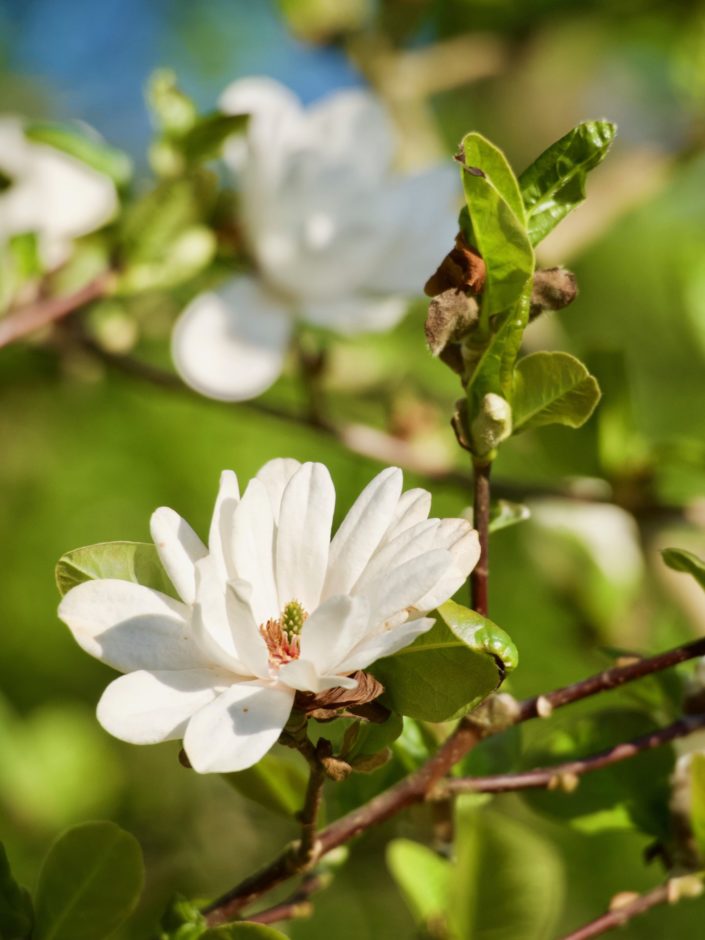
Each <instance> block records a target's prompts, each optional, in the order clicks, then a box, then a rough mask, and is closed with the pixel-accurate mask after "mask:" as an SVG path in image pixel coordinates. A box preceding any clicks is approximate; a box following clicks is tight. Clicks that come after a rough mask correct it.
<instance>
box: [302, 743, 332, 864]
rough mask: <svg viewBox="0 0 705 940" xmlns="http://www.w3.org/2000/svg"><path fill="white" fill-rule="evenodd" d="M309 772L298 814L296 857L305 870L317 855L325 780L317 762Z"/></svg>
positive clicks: (324, 773)
mask: <svg viewBox="0 0 705 940" xmlns="http://www.w3.org/2000/svg"><path fill="white" fill-rule="evenodd" d="M310 767H311V770H310V774H309V778H308V786H307V787H306V797H305V799H304V806H303V809H302V810H301V812H300V813H299V821H300V822H301V838H300V840H299V851H298V857H299V862H300V864H301V865H302V867H303V868H307V867H308V866H309V865H310V864H311V862H313V861H315V859H316V856H317V855H318V844H317V841H316V833H317V829H318V816H319V813H320V810H321V803H322V801H323V784H324V783H325V780H326V772H325V769H324V767H323V764H322V763H321V762H320V761H319V760H314V761H312V763H311V765H310Z"/></svg>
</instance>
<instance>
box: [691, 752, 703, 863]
mask: <svg viewBox="0 0 705 940" xmlns="http://www.w3.org/2000/svg"><path fill="white" fill-rule="evenodd" d="M690 821H691V824H692V826H693V835H694V836H695V842H696V845H697V846H698V851H699V853H700V858H701V860H702V861H705V754H693V755H692V757H691V758H690Z"/></svg>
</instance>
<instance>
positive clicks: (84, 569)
mask: <svg viewBox="0 0 705 940" xmlns="http://www.w3.org/2000/svg"><path fill="white" fill-rule="evenodd" d="M55 575H56V585H57V587H58V588H59V593H60V594H61V596H62V597H63V595H64V594H66V593H67V591H70V590H71V588H73V587H76V585H77V584H81V583H82V582H83V581H92V580H94V579H96V578H117V579H118V580H119V581H133V582H134V583H135V584H143V585H144V586H145V587H151V588H154V589H155V590H157V591H162V592H163V593H164V594H169V595H170V596H172V597H174V596H176V595H175V593H174V588H173V587H172V585H171V583H170V581H169V579H168V578H167V575H166V572H165V571H164V568H163V567H162V563H161V561H160V560H159V555H158V554H157V550H156V548H155V547H154V545H152V543H151V542H99V543H98V544H97V545H86V546H85V548H75V549H74V550H73V551H71V552H66V554H65V555H62V556H61V558H60V559H59V561H58V563H57V565H56V572H55Z"/></svg>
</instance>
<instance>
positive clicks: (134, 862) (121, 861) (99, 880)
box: [33, 822, 144, 940]
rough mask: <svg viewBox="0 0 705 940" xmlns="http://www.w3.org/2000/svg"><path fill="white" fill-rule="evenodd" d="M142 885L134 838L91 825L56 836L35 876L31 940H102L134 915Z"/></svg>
mask: <svg viewBox="0 0 705 940" xmlns="http://www.w3.org/2000/svg"><path fill="white" fill-rule="evenodd" d="M143 882H144V864H143V862H142V852H141V850H140V847H139V844H138V842H137V840H136V839H135V837H134V836H132V835H130V833H129V832H125V831H124V830H123V829H120V827H119V826H116V825H115V823H111V822H89V823H83V825H80V826H75V827H74V828H73V829H69V830H68V831H67V832H65V833H64V834H63V835H62V836H60V837H59V838H58V839H57V841H56V842H55V843H54V845H53V846H52V847H51V849H50V850H49V854H48V855H47V857H46V859H45V860H44V864H43V865H42V869H41V871H40V873H39V883H38V886H37V898H36V928H35V933H34V934H33V940H103V938H104V937H107V936H108V934H110V933H111V931H113V930H114V929H115V928H116V927H117V926H118V925H119V924H121V923H122V922H123V921H124V920H125V919H126V918H127V917H128V916H129V915H130V913H131V912H132V911H133V909H134V907H135V905H136V904H137V901H138V900H139V897H140V894H141V893H142V885H143Z"/></svg>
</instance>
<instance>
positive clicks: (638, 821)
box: [522, 708, 674, 838]
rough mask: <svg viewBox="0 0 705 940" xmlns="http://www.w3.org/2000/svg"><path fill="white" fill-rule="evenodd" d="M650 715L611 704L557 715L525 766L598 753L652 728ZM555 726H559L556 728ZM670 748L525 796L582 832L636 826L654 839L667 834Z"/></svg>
mask: <svg viewBox="0 0 705 940" xmlns="http://www.w3.org/2000/svg"><path fill="white" fill-rule="evenodd" d="M654 724H655V723H654V720H653V718H652V717H651V716H650V715H648V714H645V713H644V712H641V711H637V710H635V709H633V708H632V709H626V708H623V709H620V708H612V709H608V710H607V711H600V712H599V713H596V714H591V715H583V716H582V717H580V718H578V719H575V718H572V717H571V719H570V720H569V719H568V718H566V719H563V720H562V721H561V719H560V718H558V717H557V718H555V719H553V721H552V727H551V729H547V730H546V733H545V737H544V739H543V740H542V741H541V742H540V743H538V744H536V745H535V746H534V748H532V749H531V750H530V751H528V752H527V753H526V754H525V755H524V759H523V766H524V767H525V768H527V769H528V768H529V767H551V766H553V765H555V764H558V763H563V762H565V761H571V760H575V759H578V758H581V757H587V756H589V755H591V754H597V753H599V752H601V751H603V750H606V749H607V748H609V747H612V746H614V745H615V744H618V743H619V742H621V741H628V740H630V739H632V738H636V737H641V736H642V735H644V734H647V733H648V732H650V731H652V730H653V728H654ZM556 725H557V727H556ZM673 765H674V752H673V748H672V747H668V746H667V747H660V748H654V749H653V750H649V751H643V752H642V753H640V754H637V755H635V756H634V757H631V758H630V759H629V760H625V761H620V762H618V763H615V764H612V765H610V766H609V767H604V768H603V769H602V770H600V771H599V773H592V774H585V775H584V776H583V777H581V779H580V783H579V785H578V786H577V788H576V789H574V790H572V792H566V791H565V790H563V789H561V788H560V787H558V788H556V789H554V790H551V791H547V790H527V791H525V792H524V793H523V794H522V795H523V798H524V799H525V800H526V801H527V802H528V803H529V804H530V805H531V807H532V808H533V809H535V810H539V811H540V812H542V813H545V814H546V815H549V816H551V817H553V818H554V819H560V820H564V821H566V820H567V821H569V822H570V824H571V826H573V828H576V829H580V830H582V831H590V832H597V831H601V830H610V829H634V828H637V829H640V830H641V831H642V832H645V833H648V834H649V835H651V836H655V837H657V838H666V836H667V833H668V827H669V821H668V801H669V794H670V783H669V780H670V776H671V773H672V772H673Z"/></svg>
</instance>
